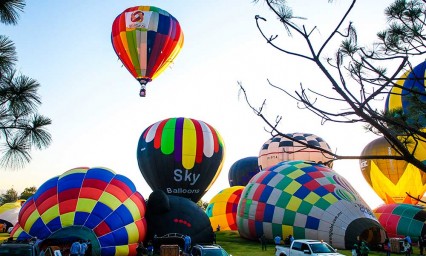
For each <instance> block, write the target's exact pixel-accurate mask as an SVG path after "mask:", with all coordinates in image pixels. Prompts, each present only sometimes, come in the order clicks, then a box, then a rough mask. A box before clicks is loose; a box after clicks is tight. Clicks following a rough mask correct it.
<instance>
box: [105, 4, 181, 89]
mask: <svg viewBox="0 0 426 256" xmlns="http://www.w3.org/2000/svg"><path fill="white" fill-rule="evenodd" d="M111 42H112V46H113V48H114V50H115V52H116V54H117V55H118V57H119V58H120V60H121V61H122V63H123V65H124V66H125V67H126V68H127V70H128V71H129V72H130V73H131V74H132V76H133V77H134V78H136V79H137V80H138V81H139V83H140V85H141V90H140V96H141V97H145V93H146V84H147V83H148V82H151V81H152V80H153V79H155V78H156V77H157V76H158V75H160V74H161V73H162V72H163V71H164V70H165V69H166V68H167V67H168V66H169V65H170V64H171V63H172V62H173V60H174V59H175V58H176V56H177V55H178V53H179V52H180V50H181V49H182V46H183V32H182V29H181V27H180V24H179V22H178V21H177V19H176V18H175V17H173V16H172V15H171V14H170V13H168V12H167V11H165V10H162V9H160V8H158V7H154V6H135V7H131V8H127V9H126V10H124V11H123V12H122V13H120V14H119V15H118V16H117V17H116V18H115V20H114V22H113V24H112V33H111Z"/></svg>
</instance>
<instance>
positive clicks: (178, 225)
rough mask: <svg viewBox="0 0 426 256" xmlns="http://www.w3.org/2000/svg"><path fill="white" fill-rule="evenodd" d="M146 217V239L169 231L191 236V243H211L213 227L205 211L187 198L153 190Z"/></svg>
mask: <svg viewBox="0 0 426 256" xmlns="http://www.w3.org/2000/svg"><path fill="white" fill-rule="evenodd" d="M146 219H147V223H148V227H149V228H148V229H149V230H148V235H147V239H148V240H152V239H153V238H154V236H155V235H157V236H158V237H161V236H164V235H167V234H169V233H178V234H183V235H188V236H190V237H191V242H192V244H197V243H212V242H213V229H212V227H211V226H210V221H209V218H208V217H207V215H206V214H205V212H204V211H203V210H202V209H201V208H200V207H199V206H198V205H197V204H196V203H194V202H192V201H191V200H189V199H188V198H184V197H180V196H172V195H166V193H164V192H163V191H161V190H155V191H153V192H152V193H151V195H150V196H149V199H148V204H147V211H146Z"/></svg>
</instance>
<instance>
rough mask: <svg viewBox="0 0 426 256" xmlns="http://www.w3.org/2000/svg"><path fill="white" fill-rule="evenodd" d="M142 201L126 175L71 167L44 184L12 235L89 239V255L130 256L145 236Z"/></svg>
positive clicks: (68, 240)
mask: <svg viewBox="0 0 426 256" xmlns="http://www.w3.org/2000/svg"><path fill="white" fill-rule="evenodd" d="M145 210H146V205H145V200H144V198H143V197H142V195H141V194H140V193H139V192H138V191H136V187H135V186H134V184H133V182H132V181H131V180H130V179H128V178H127V177H125V176H123V175H120V174H116V173H115V172H113V171H112V170H109V169H106V168H87V167H81V168H75V169H71V170H69V171H67V172H65V173H63V174H62V175H60V176H57V177H53V178H51V179H50V180H48V181H46V182H45V183H43V184H42V185H41V186H40V187H39V189H38V190H37V192H36V193H35V194H34V195H33V196H32V197H30V198H29V199H28V200H27V201H26V202H25V204H24V205H23V206H22V209H21V211H20V212H19V219H18V224H19V226H17V228H16V230H15V232H14V233H13V234H12V236H13V237H15V238H16V239H18V240H19V239H23V238H25V237H28V235H29V236H32V237H37V238H38V239H41V240H43V242H45V243H49V242H48V241H49V240H50V241H59V243H63V244H69V243H72V242H73V241H75V240H80V239H81V240H85V241H87V240H89V241H90V243H91V248H92V252H91V253H92V255H129V254H131V255H134V254H136V247H137V245H138V243H139V242H140V241H143V240H144V238H145V235H146V230H147V225H146V220H145Z"/></svg>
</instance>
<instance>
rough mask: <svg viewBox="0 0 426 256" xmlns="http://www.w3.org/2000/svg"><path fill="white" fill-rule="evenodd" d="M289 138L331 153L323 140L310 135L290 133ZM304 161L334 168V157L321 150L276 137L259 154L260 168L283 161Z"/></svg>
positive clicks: (267, 142) (265, 144)
mask: <svg viewBox="0 0 426 256" xmlns="http://www.w3.org/2000/svg"><path fill="white" fill-rule="evenodd" d="M286 135H287V136H288V137H290V138H293V139H296V140H298V141H300V142H303V143H306V144H308V145H310V146H315V147H318V148H322V149H324V150H327V151H331V149H330V146H329V145H328V144H327V142H325V141H324V140H323V139H322V138H320V137H318V136H316V135H314V134H310V133H289V134H286ZM289 160H304V161H314V162H317V163H322V164H325V165H327V166H328V167H330V168H331V167H332V166H333V161H332V160H333V157H332V156H330V155H328V154H325V153H323V152H321V151H320V150H319V149H313V148H309V147H308V146H306V145H303V144H301V143H299V142H296V141H293V140H291V139H288V138H286V137H284V136H280V135H276V136H274V137H272V138H271V139H269V140H268V141H266V142H265V143H264V144H263V146H262V148H261V149H260V152H259V166H260V167H261V168H262V169H263V168H267V167H270V166H273V165H275V164H277V163H279V162H282V161H289Z"/></svg>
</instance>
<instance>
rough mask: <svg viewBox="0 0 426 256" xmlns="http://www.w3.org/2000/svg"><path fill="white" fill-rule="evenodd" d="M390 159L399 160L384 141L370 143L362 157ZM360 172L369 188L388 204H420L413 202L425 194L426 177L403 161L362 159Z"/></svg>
mask: <svg viewBox="0 0 426 256" xmlns="http://www.w3.org/2000/svg"><path fill="white" fill-rule="evenodd" d="M367 155H388V156H397V155H398V154H397V153H396V151H395V150H393V149H392V148H391V146H390V145H389V143H388V142H387V141H386V139H385V138H384V137H381V138H378V139H376V140H373V141H372V142H370V143H369V144H368V145H367V146H366V147H365V148H364V150H363V151H362V153H361V156H367ZM360 166H361V171H362V174H363V176H364V178H365V179H366V180H367V182H368V183H369V185H370V186H371V187H372V188H373V190H374V191H375V192H376V193H377V195H378V196H379V197H380V198H381V199H383V201H384V202H385V203H386V204H391V203H407V204H417V203H418V201H417V200H415V199H413V198H411V197H410V196H408V195H407V193H408V194H409V195H411V196H413V197H416V198H417V197H422V195H423V194H424V193H425V192H426V185H425V184H426V174H425V173H424V172H422V171H421V170H420V169H418V168H417V167H415V166H413V165H411V164H409V163H408V162H406V161H403V160H394V159H363V160H360Z"/></svg>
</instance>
